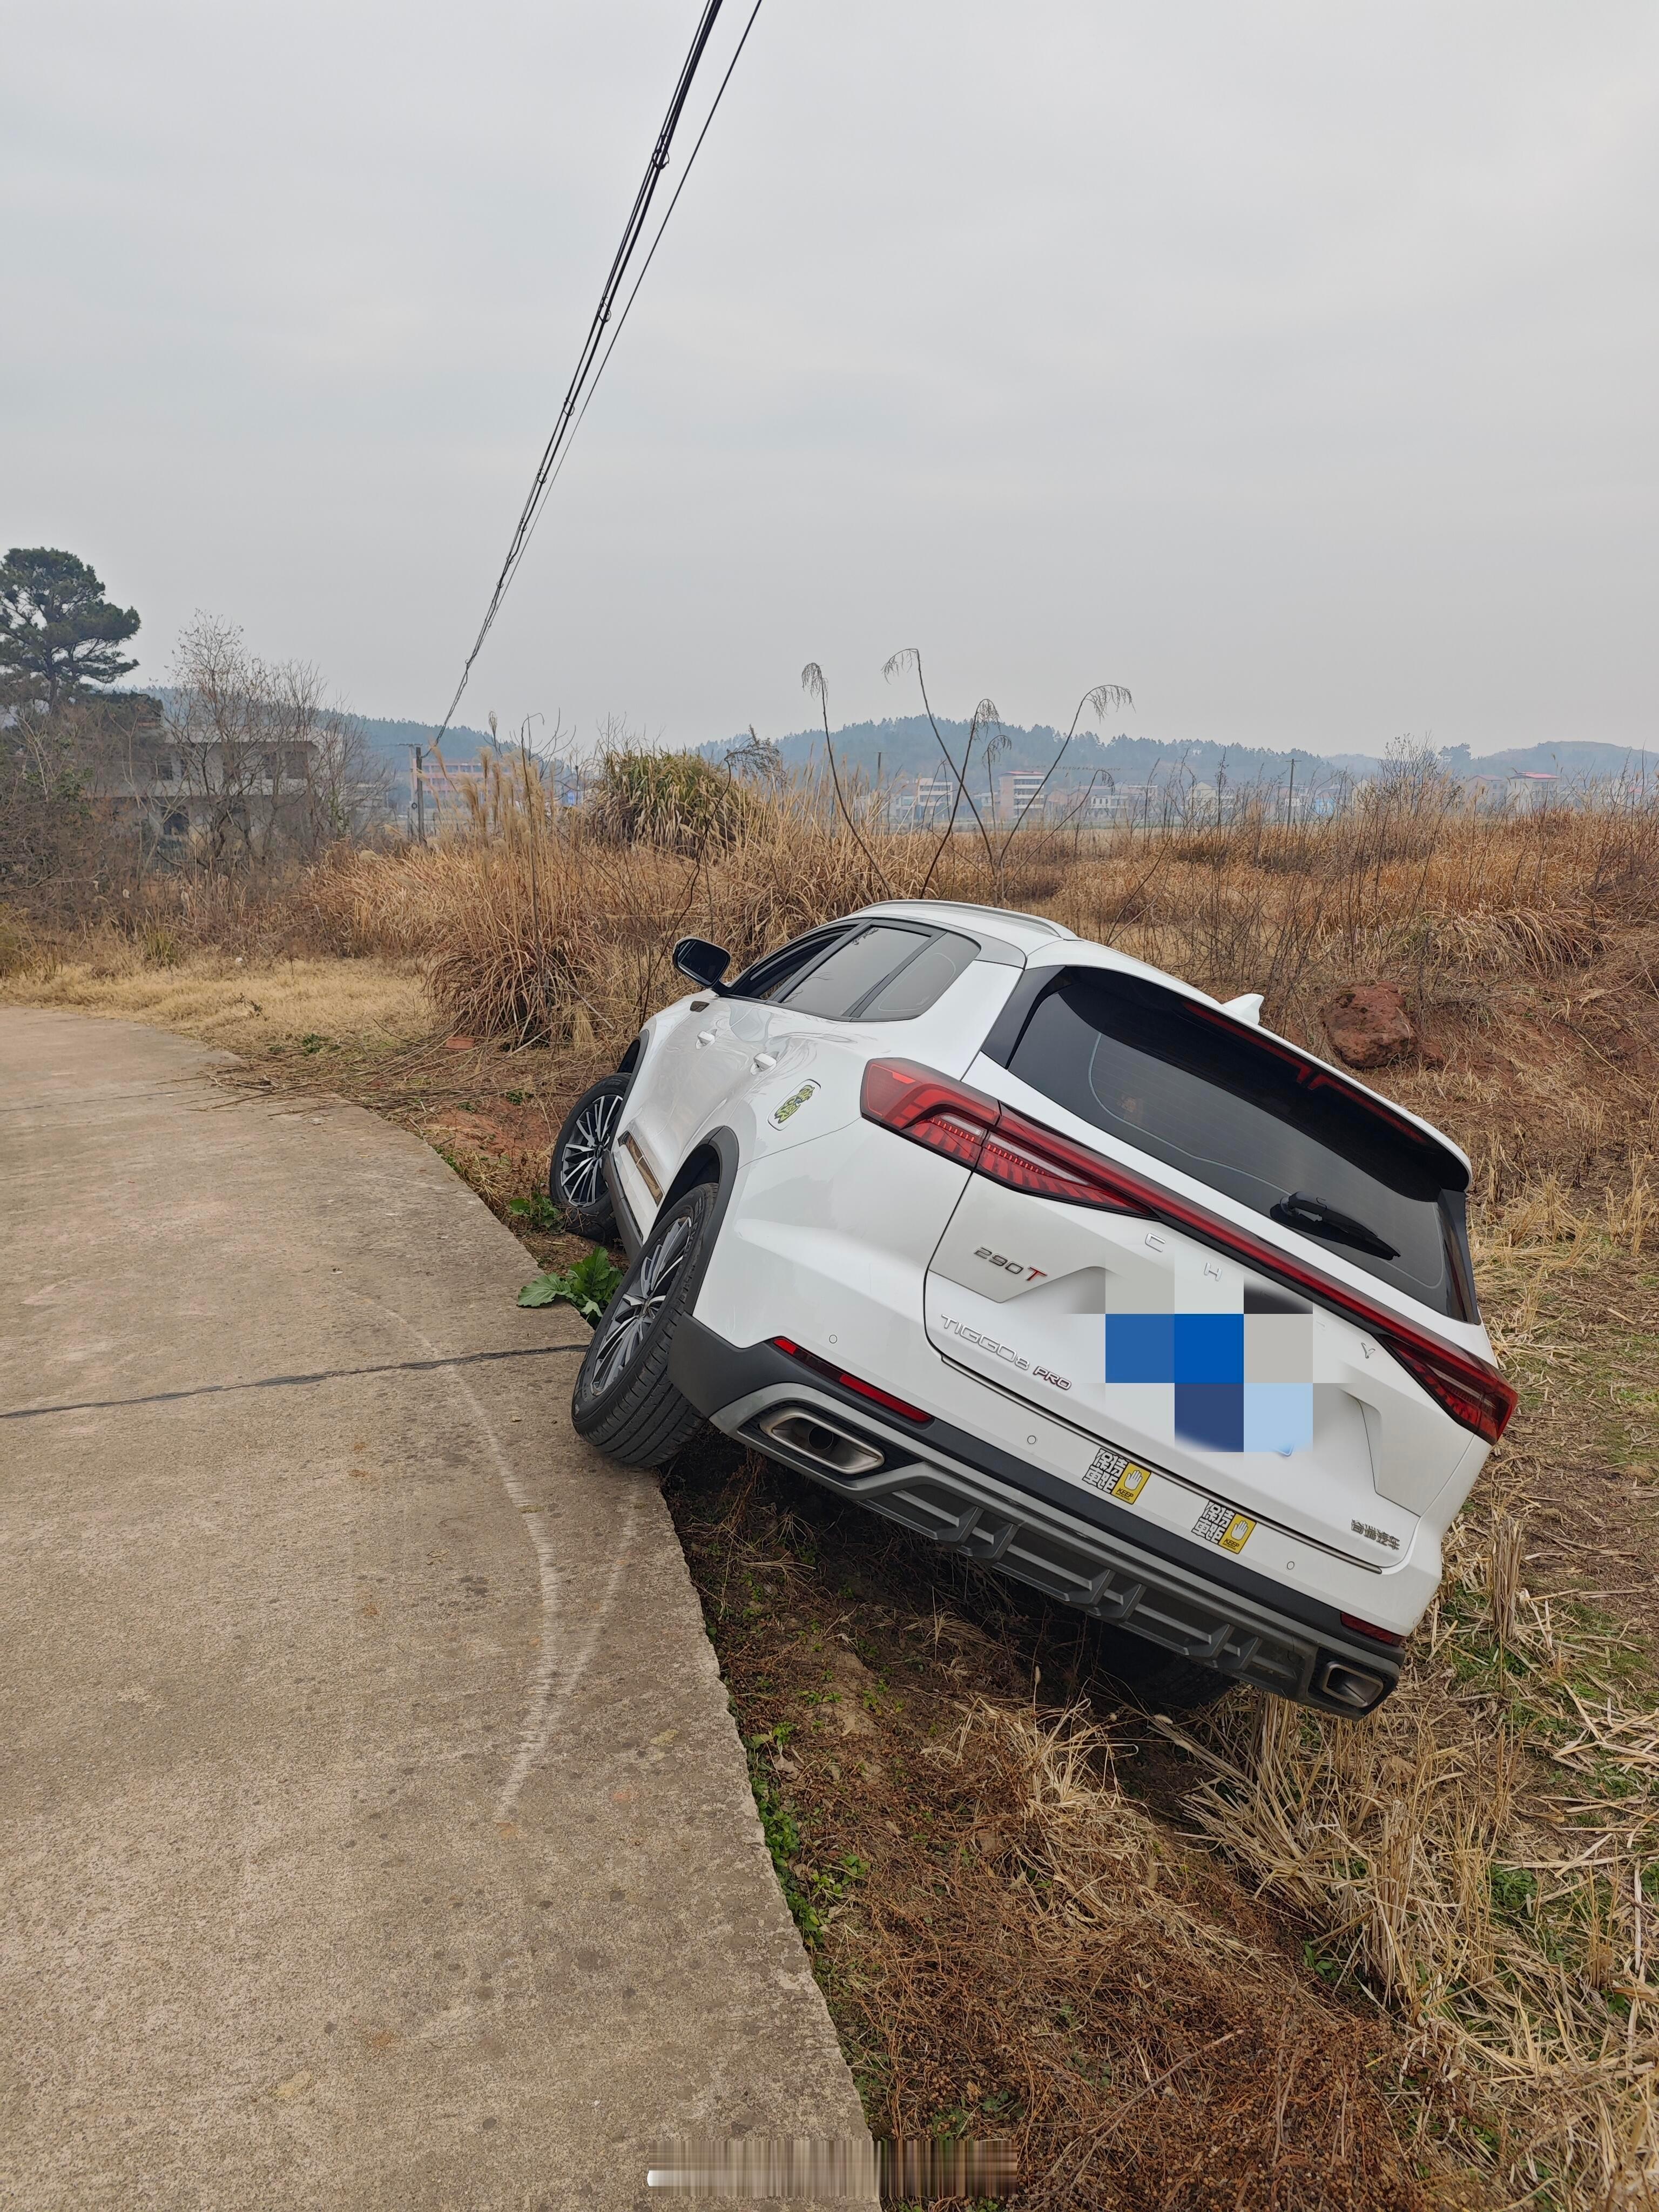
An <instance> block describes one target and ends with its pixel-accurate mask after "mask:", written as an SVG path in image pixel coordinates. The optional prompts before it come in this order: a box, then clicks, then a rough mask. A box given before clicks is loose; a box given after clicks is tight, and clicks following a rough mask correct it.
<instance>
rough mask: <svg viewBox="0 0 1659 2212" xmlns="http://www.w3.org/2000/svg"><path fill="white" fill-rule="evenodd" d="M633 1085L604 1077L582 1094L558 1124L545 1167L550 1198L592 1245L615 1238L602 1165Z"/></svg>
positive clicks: (623, 1079)
mask: <svg viewBox="0 0 1659 2212" xmlns="http://www.w3.org/2000/svg"><path fill="white" fill-rule="evenodd" d="M631 1080H632V1079H631V1078H630V1077H629V1076H626V1075H607V1076H606V1077H605V1080H604V1081H603V1082H602V1083H595V1084H593V1085H591V1086H590V1087H589V1088H588V1089H587V1090H586V1091H583V1093H582V1095H581V1097H580V1098H579V1099H578V1100H577V1101H576V1103H575V1104H574V1106H573V1107H572V1108H571V1109H570V1111H569V1112H568V1114H567V1115H565V1117H564V1120H563V1121H562V1123H561V1124H560V1126H559V1133H558V1135H557V1137H556V1139H555V1140H554V1145H553V1157H552V1158H551V1160H550V1161H549V1163H548V1169H547V1194H548V1196H549V1197H550V1199H551V1200H552V1201H553V1203H554V1205H555V1206H557V1208H558V1209H559V1212H561V1213H562V1215H563V1216H564V1218H565V1219H566V1221H567V1222H568V1224H569V1225H570V1226H571V1228H572V1229H574V1231H575V1232H576V1234H577V1236H578V1237H591V1238H592V1242H593V1243H595V1244H608V1243H611V1240H612V1238H613V1237H615V1236H616V1233H617V1212H616V1208H615V1207H614V1206H612V1204H611V1190H610V1187H609V1185H608V1184H607V1183H606V1182H605V1155H606V1154H607V1153H608V1152H609V1151H610V1150H611V1139H612V1138H614V1137H615V1135H616V1133H617V1123H618V1122H619V1121H621V1120H622V1109H623V1100H624V1099H625V1098H626V1097H627V1096H628V1087H629V1083H630V1081H631Z"/></svg>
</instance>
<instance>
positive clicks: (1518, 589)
mask: <svg viewBox="0 0 1659 2212" xmlns="http://www.w3.org/2000/svg"><path fill="white" fill-rule="evenodd" d="M748 6H749V0H726V10H725V14H724V15H723V16H722V19H721V26H720V33H718V40H719V43H718V45H717V48H716V51H715V53H714V67H712V68H710V69H709V70H708V82H707V85H706V88H705V89H704V93H703V97H704V98H706V97H707V96H708V94H710V93H712V90H713V87H714V82H717V73H718V69H719V68H720V67H723V66H724V61H725V58H726V54H727V53H728V52H729V51H730V48H731V46H732V43H733V42H734V41H735V38H736V35H737V33H738V31H739V30H740V28H741V27H742V23H743V21H744V18H745V17H746V15H747V13H748ZM696 14H697V0H582V4H573V0H468V4H467V5H465V6H461V5H459V4H453V0H444V4H434V0H398V4H397V5H395V6H394V5H392V4H390V0H327V4H321V0H282V4H281V5H280V6H278V5H276V4H270V0H238V4H236V5H234V6H227V5H225V4H224V0H213V4H206V0H189V3H187V0H120V4H117V0H52V4H50V5H49V6H41V5H40V4H39V0H27V4H24V0H0V37H3V51H4V52H5V55H6V64H5V68H4V70H3V78H0V196H3V197H0V206H3V214H4V231H3V236H4V239H5V249H4V260H3V272H4V273H3V292H0V317H3V328H4V340H3V344H0V545H7V544H26V545H27V544H52V545H62V546H67V547H69V548H70V549H71V550H74V551H75V552H76V553H79V554H80V555H82V556H83V557H84V558H86V559H88V560H89V561H90V562H93V564H94V566H95V567H96V568H98V570H99V571H100V574H102V576H103V578H104V580H105V582H106V585H107V586H108V588H109V590H110V591H111V592H112V595H114V596H115V597H117V598H118V599H120V600H121V601H123V602H124V603H128V602H130V603H132V604H136V605H137V607H138V608H139V610H140V611H141V613H142V615H143V631H142V632H141V634H140V638H139V644H140V645H141V646H142V647H143V653H144V659H143V670H142V673H143V676H144V677H146V678H151V679H159V678H161V677H162V676H163V675H164V674H165V671H166V668H167V662H168V659H169V656H170V654H171V652H172V648H173V641H174V639H175V637H176V635H177V633H178V630H179V626H180V625H181V623H185V621H187V620H188V619H189V617H190V615H191V611H192V609H194V608H197V607H201V608H204V609H207V610H210V611H212V612H214V613H215V614H217V615H219V616H222V617H228V618H230V619H233V620H234V621H236V622H239V623H241V624H242V625H243V627H244V629H245V630H246V635H247V639H248V642H249V644H250V645H251V646H252V647H254V648H255V649H256V650H258V651H260V652H262V653H265V654H267V655H269V656H271V657H276V658H283V657H289V656H295V657H300V658H303V659H308V660H312V661H313V662H315V663H316V664H318V665H319V666H320V667H321V668H322V669H323V671H325V674H326V675H327V677H328V678H330V679H331V682H332V683H333V684H335V685H336V686H337V689H338V690H339V692H340V694H341V695H342V696H343V698H344V699H345V700H347V701H348V702H349V703H350V704H351V705H353V706H355V707H356V708H359V709H361V710H362V711H363V712H365V713H370V714H406V715H411V716H416V717H418V718H421V719H426V720H435V719H436V718H437V716H438V715H440V714H441V712H442V710H443V708H444V706H445V705H446V704H447V700H448V697H449V695H450V692H451V690H453V685H454V682H455V679H456V677H457V675H458V673H459V665H460V662H461V659H462V658H463V656H464V653H465V648H466V647H467V645H468V643H469V642H470V641H471V637H472V635H473V633H474V631H475V629H476V628H477V621H478V618H479V616H480V614H481V612H482V611H483V603H484V600H485V599H486V598H487V596H488V592H489V586H490V583H491V581H492V580H493V577H494V574H495V569H496V568H497V566H498V564H499V562H500V559H501V554H502V551H503V550H504V547H505V543H506V539H507V534H508V532H509V531H510V529H511V526H512V524H513V520H514V517H515V515H516V513H517V511H518V508H519V506H520V501H521V500H522V498H523V495H524V492H525V489H526V485H527V483H528V479H529V477H530V473H531V471H532V468H533V466H534V464H535V460H536V458H537V455H538V452H539V450H540V447H541V445H542V443H543V441H544V437H545V436H546V434H547V432H548V430H549V428H550V426H551V423H552V420H553V417H554V415H555V413H556V408H557V404H558V402H559V399H560V398H561V396H562V392H563V389H564V386H565V384H566V381H567V380H568V374H569V371H570V368H571V366H572V363H573V362H574V356H575V352H576V349H577V348H578V346H579V344H580V339H581V337H582V336H583V334H584V332H585V331H586V325H587V321H588V319H589V316H590V315H591V313H592V307H593V304H594V301H595V299H596V297H597V295H598V291H599V285H600V283H601V282H602V280H603V277H604V274H605V269H606V267H607V265H608V264H609V261H610V258H611V254H612V252H613V251H614V248H615V246H616V242H617V236H618V235H619V233H620V230H621V226H622V222H623V217H624V215H625V213H626V210H627V207H628V204H629V200H630V199H631V197H632V194H633V191H634V189H635V185H636V183H637V181H638V178H639V175H640V173H641V170H642V168H643V166H644V162H645V159H646V156H647V153H648V151H649V148H650V144H651V142H652V139H653V137H654V134H655V131H656V129H657V126H658V124H659V120H660V118H661V114H662V111H663V109H664V107H665V104H666V100H667V96H668V92H669V89H670V88H671V83H672V81H673V78H674V75H675V72H676V70H678V66H679V63H680V60H681V58H682V55H683V53H684V48H685V46H686V43H687V41H688V40H689V38H690V31H691V28H692V26H693V23H694V21H695V20H696ZM691 119H692V122H693V123H694V124H695V122H696V119H697V113H696V111H695V110H694V112H693V115H692V118H691ZM691 135H692V134H691V133H690V132H686V133H684V135H683V140H682V151H684V150H686V149H689V146H690V137H691ZM1656 233H1659V11H1656V10H1655V9H1654V8H1653V6H1652V5H1651V0H1596V4H1595V6H1593V7H1588V8H1585V7H1576V6H1571V5H1568V4H1565V0H1556V4H1551V5H1540V4H1537V0H1370V4H1358V0H1352V3H1350V0H1307V4H1286V0H1142V4H1139V5H1134V6H1126V5H1120V4H1113V0H1020V4H1018V5H1011V4H1009V0H840V4H835V5H832V4H829V0H765V3H764V5H763V7H762V9H761V13H760V18H759V21H758V22H757V26H756V29H755V32H754V35H753V37H752V38H751V40H750V44H749V47H748V50H747V51H746V52H745V53H744V58H743V60H742V62H741V63H740V64H739V66H738V73H737V76H736V77H735V78H734V79H733V82H732V88H731V91H730V92H729V93H728V94H727V96H726V102H725V104H724V106H722V108H721V111H720V115H719V117H718V118H717V120H716V122H715V125H714V130H713V131H711V133H710V136H709V140H708V144H707V146H706V147H705V149H704V150H703V153H702V157H701V159H700V161H699V162H698V165H697V168H696V173H695V174H694V176H693V178H692V180H691V182H690V185H688V186H687V189H686V192H685V196H684V199H683V200H682V201H681V203H680V207H679V211H678V214H677V216H676V217H675V219H674V223H673V225H672V227H671V229H670V231H669V234H668V236H667V239H666V240H665V244H664V246H663V249H662V251H661V252H660V253H659V256H658V258H657V262H656V264H655V266H654V267H653V270H652V272H651V276H650V278H649V280H648V282H647V287H646V289H645V291H644V293H643V294H642V295H641V302H640V306H639V307H638V308H637V309H636V311H635V314H634V317H633V319H632V320H631V321H630V323H629V327H628V330H627V331H626V333H625V335H624V337H623V340H622V343H621V344H620V346H619V347H618V349H617V356H616V359H615V361H614V362H613V363H612V365H611V370H610V372H609V374H608V375H607V378H606V380H605V384H604V386H602V387H601V391H600V395H599V398H598V399H597V400H596V401H595V403H594V405H593V408H592V412H591V414H590V415H589V416H588V418H587V422H586V426H585V428H583V430H582V433H581V435H580V440H579V441H578V444H577V446H576V448H575V451H574V454H573V457H572V459H571V461H570V464H569V466H568V469H567V470H566V471H565V474H564V477H563V479H562V482H561V483H560V484H559V486H558V488H557V489H556V492H555V494H554V498H553V502H552V504H551V506H550V508H549V510H548V513H547V515H546V517H545V519H544V522H543V524H542V526H541V530H540V532H539V534H538V538H537V541H536V544H535V545H534V547H533V549H532V553H531V556H530V558H529V559H528V561H527V562H526V565H525V567H524V568H523V570H522V572H521V574H520V577H519V580H518V582H517V584H516V586H514V589H513V593H512V596H511V597H510V598H509V599H508V601H507V606H506V609H505V611H504V613H503V615H502V617H501V620H500V622H499V623H498V624H497V627H496V629H495V635H494V637H493V638H492V640H491V641H490V643H489V646H488V647H487V648H486V652H485V655H484V657H483V659H482V660H481V661H480V663H479V665H478V668H477V671H476V672H475V675H474V678H473V681H472V685H471V690H470V691H469V693H468V695H467V698H466V701H465V706H464V708H463V709H462V714H461V719H463V720H469V721H471V722H473V723H475V724H476V723H481V722H482V721H483V717H484V714H485V712H486V710H487V709H489V708H495V709H496V710H497V712H498V713H499V714H500V715H501V719H502V721H503V722H504V723H505V724H507V725H509V726H512V725H515V724H516V722H517V720H518V719H519V718H520V716H522V715H525V714H530V713H532V712H539V713H541V714H545V715H546V716H547V718H548V720H549V722H551V721H552V719H553V717H554V715H555V714H556V713H558V712H561V711H562V714H563V717H564V720H565V724H566V726H567V727H568V726H571V725H572V724H573V723H574V725H575V726H576V727H577V729H578V730H579V732H581V733H582V734H583V735H584V736H591V733H592V730H593V728H594V727H595V726H596V724H597V723H598V721H599V719H600V718H601V717H603V716H605V714H617V715H620V716H624V717H626V718H627V720H628V722H629V725H630V726H633V727H635V728H640V729H643V730H644V731H646V732H647V733H648V734H649V735H651V736H652V737H653V738H655V737H658V736H661V737H663V738H665V739H666V740H667V741H668V742H669V743H671V744H692V743H696V742H699V741H701V740H702V739H705V738H710V737H717V736H725V735H726V734H727V733H729V732H732V731H734V730H736V729H738V728H739V727H741V726H744V725H745V724H747V723H749V722H750V721H752V722H754V723H755V724H756V726H757V727H758V728H759V729H760V730H761V732H763V734H767V733H771V734H777V733H780V732H783V731H786V730H788V729H792V728H797V727H799V726H801V725H802V724H803V723H804V722H805V721H806V720H808V719H809V711H808V708H807V702H805V700H804V699H803V698H802V696H801V694H800V691H799V671H800V667H801V664H802V663H803V662H804V661H805V660H807V659H816V660H818V661H821V662H822V663H823V667H824V671H825V673H826V675H827V676H828V678H829V684H830V688H831V712H832V718H833V719H834V720H836V722H841V721H844V720H854V719H856V718H860V717H862V716H864V715H866V714H875V715H880V714H889V713H908V712H909V711H911V710H912V708H913V706H914V696H913V695H912V694H910V693H909V692H908V691H905V690H902V689H901V688H900V687H897V686H892V687H890V686H886V685H884V684H883V681H882V678H881V673H880V670H881V664H882V662H883V660H884V659H885V658H886V656H887V655H888V653H890V652H891V651H892V650H893V649H894V648H895V647H899V646H904V645H912V644H914V645H918V646H920V647H921V648H922V650H923V652H924V654H925V656H926V658H927V665H928V669H929V673H930V678H931V680H932V684H933V692H934V702H935V705H936V707H939V708H941V709H944V710H947V711H950V712H952V713H966V712H968V711H969V709H970V708H971V707H972V705H973V702H975V700H976V699H977V698H978V697H980V696H981V694H985V693H989V694H990V695H991V696H993V697H994V699H995V700H996V701H997V702H998V704H999V705H1000V708H1001V709H1002V711H1003V713H1004V714H1005V715H1006V717H1007V718H1008V719H1009V720H1017V721H1019V722H1030V721H1034V720H1048V721H1053V720H1058V719H1060V718H1062V717H1069V714H1070V712H1071V709H1072V708H1073V704H1074V703H1075V702H1076V699H1077V697H1078V696H1079V693H1080V692H1081V691H1082V690H1084V689H1085V687H1086V686H1088V685H1090V684H1093V683H1095V682H1097V681H1100V680H1103V679H1106V680H1110V681H1113V682H1116V683H1121V684H1127V685H1128V686H1130V687H1131V689H1132V690H1133V693H1134V698H1135V705H1134V708H1133V712H1132V713H1130V714H1125V715H1123V716H1121V717H1118V718H1115V726H1122V727H1127V728H1129V729H1131V730H1133V731H1137V732H1145V733H1146V734H1147V735H1150V736H1155V737H1157V738H1159V739H1161V740H1163V741H1164V742H1168V743H1172V744H1173V743H1180V742H1182V741H1185V740H1190V739H1196V738H1220V739H1226V740H1232V741H1237V742H1244V743H1278V744H1286V743H1290V742H1295V743H1297V744H1304V745H1308V746H1311V747H1313V748H1314V749H1316V750H1325V751H1333V750H1346V749H1350V748H1358V749H1363V750H1380V749H1381V748H1382V747H1383V745H1384V744H1387V742H1388V741H1389V739H1390V738H1393V737H1395V736H1397V735H1399V734H1401V733H1402V732H1413V733H1414V734H1415V735H1417V736H1419V737H1422V736H1428V737H1431V738H1432V739H1433V741H1434V742H1435V743H1437V744H1459V743H1467V744H1471V745H1473V746H1474V750H1476V751H1477V752H1480V751H1483V750H1492V749H1494V748H1496V747H1498V746H1500V745H1505V744H1518V743H1531V742H1535V741H1538V740H1559V739H1562V738H1602V739H1607V740H1611V741H1614V742H1620V743H1628V744H1644V743H1645V744H1654V743H1655V742H1656V741H1659V732H1656V718H1655V712H1654V702H1655V699H1656V696H1659V682H1656V677H1659V671H1656V667H1655V653H1654V643H1655V638H1656V635H1659V622H1656V612H1655V610H1656V583H1659V574H1656V569H1659V562H1656V545H1655V507H1654V495H1655V489H1656V487H1655V477H1656V469H1655V453H1656V409H1655V395H1656V393H1659V343H1656V339H1659V312H1656V275H1655V272H1656V266H1659V260H1656V246H1659V237H1656Z"/></svg>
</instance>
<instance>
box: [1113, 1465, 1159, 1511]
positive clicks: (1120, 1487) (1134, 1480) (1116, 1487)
mask: <svg viewBox="0 0 1659 2212" xmlns="http://www.w3.org/2000/svg"><path fill="white" fill-rule="evenodd" d="M1151 1480H1152V1469H1151V1468H1149V1467H1137V1466H1136V1464H1135V1462H1133V1460H1127V1461H1126V1462H1124V1468H1123V1472H1122V1474H1120V1475H1119V1477H1118V1479H1117V1480H1116V1481H1115V1483H1114V1484H1113V1485H1112V1495H1113V1497H1114V1498H1127V1499H1128V1500H1129V1501H1130V1503H1131V1504H1133V1502H1134V1500H1135V1499H1136V1498H1139V1495H1140V1493H1141V1492H1142V1491H1143V1490H1145V1488H1146V1486H1147V1484H1148V1483H1149V1482H1150V1481H1151Z"/></svg>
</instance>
